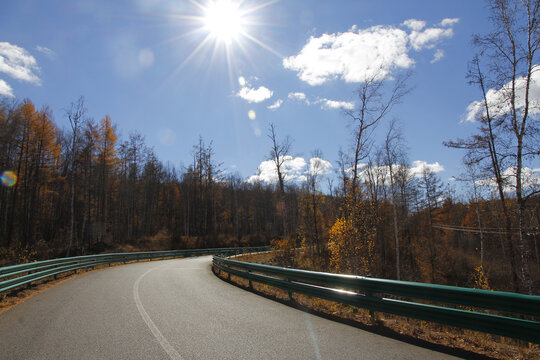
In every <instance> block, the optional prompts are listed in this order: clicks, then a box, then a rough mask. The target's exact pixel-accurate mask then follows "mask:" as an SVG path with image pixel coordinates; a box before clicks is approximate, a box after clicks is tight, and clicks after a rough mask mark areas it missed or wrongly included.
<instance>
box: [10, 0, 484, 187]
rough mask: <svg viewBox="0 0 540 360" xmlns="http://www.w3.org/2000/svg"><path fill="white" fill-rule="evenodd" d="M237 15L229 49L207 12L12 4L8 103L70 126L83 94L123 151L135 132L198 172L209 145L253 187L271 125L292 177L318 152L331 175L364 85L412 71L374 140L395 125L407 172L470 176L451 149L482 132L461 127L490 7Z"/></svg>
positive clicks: (328, 7) (362, 7) (260, 10)
mask: <svg viewBox="0 0 540 360" xmlns="http://www.w3.org/2000/svg"><path fill="white" fill-rule="evenodd" d="M235 6H237V7H238V9H239V10H240V13H242V14H243V15H241V16H240V19H239V20H238V21H239V22H240V23H241V24H240V25H237V24H236V25H235V26H237V27H238V28H239V30H240V31H241V32H242V33H241V34H238V35H237V36H236V37H233V38H231V39H226V38H224V37H223V36H222V35H223V34H218V35H217V36H216V34H215V33H213V32H212V29H214V28H215V27H214V28H213V27H212V26H213V25H212V24H208V22H205V21H206V20H205V14H207V13H208V11H209V10H208V9H212V1H204V0H197V1H195V0H193V1H182V0H176V1H173V0H137V1H102V0H96V1H86V0H84V1H83V0H70V1H59V0H50V1H39V0H35V1H32V0H3V1H2V2H1V3H0V45H1V46H0V60H2V61H1V62H0V93H3V95H4V96H9V97H15V98H18V99H24V98H29V99H31V100H32V101H33V102H34V103H35V104H36V105H37V106H38V107H41V106H42V105H49V106H50V107H51V108H52V110H53V112H54V116H55V120H56V122H57V124H59V125H60V126H64V127H65V126H67V122H66V119H65V117H64V111H63V109H65V108H67V107H68V106H69V104H70V102H72V101H75V100H76V99H77V98H78V97H79V96H81V95H82V96H84V97H85V100H86V105H87V107H88V109H89V115H90V116H92V117H94V118H95V119H96V120H99V119H100V118H102V117H103V116H105V115H106V114H109V115H110V116H111V118H112V120H113V122H114V123H115V124H116V125H117V127H118V130H119V133H120V135H121V136H122V138H123V139H126V138H127V136H128V134H129V133H130V132H132V131H138V132H140V133H141V134H143V135H144V136H145V138H146V142H147V144H148V145H149V146H151V147H153V148H154V150H155V152H156V153H157V155H158V157H159V158H160V159H161V160H162V161H163V162H170V163H172V164H175V165H176V166H178V165H179V164H189V163H190V156H191V155H190V153H191V149H192V146H193V145H194V144H195V143H197V141H198V137H199V135H201V136H203V138H204V139H205V140H206V141H207V142H209V141H210V140H212V141H213V142H214V148H215V150H216V154H217V160H218V161H219V162H222V163H223V167H224V168H225V169H228V171H238V172H239V173H240V174H241V175H242V176H243V177H244V178H249V177H251V176H252V175H254V174H256V173H257V169H258V167H259V166H260V165H261V163H262V162H263V161H265V160H266V159H267V158H268V153H269V149H270V142H269V140H268V138H267V137H266V133H267V129H268V125H269V124H270V123H271V122H272V123H274V124H275V126H276V129H277V132H278V135H279V136H280V137H285V136H287V135H288V136H290V137H291V139H292V140H293V146H292V151H291V153H290V155H291V156H292V157H293V159H295V158H296V157H300V158H302V159H296V163H294V164H293V163H291V169H292V170H297V171H299V172H298V173H301V172H302V171H305V168H306V167H307V165H306V166H304V164H308V163H309V158H310V154H311V152H312V151H313V150H315V149H320V150H321V151H322V153H323V158H324V159H326V160H327V161H329V162H330V163H331V164H333V165H334V168H335V167H336V159H337V152H338V150H339V149H340V147H341V148H342V149H343V150H345V151H347V150H348V149H349V147H350V144H351V140H352V139H351V134H350V128H348V127H347V124H349V123H350V120H349V119H348V117H347V116H346V115H345V113H344V109H346V108H349V107H351V106H354V104H355V101H356V98H355V90H356V89H357V88H358V86H359V82H360V81H361V79H362V78H363V77H364V76H366V74H369V72H370V71H372V69H373V68H374V67H379V66H380V67H381V68H382V69H383V75H381V76H385V77H386V78H388V79H389V80H387V81H388V82H391V81H392V80H391V78H392V77H393V76H395V75H396V74H397V73H399V71H403V70H411V71H412V77H411V78H410V80H409V85H410V86H411V87H412V88H413V90H412V92H411V93H410V94H409V95H407V97H406V98H404V100H403V102H402V103H401V104H400V105H399V106H397V107H396V108H395V109H394V111H393V112H392V113H391V114H390V116H389V117H388V118H387V119H386V120H385V121H384V122H383V123H382V124H381V125H380V127H379V131H378V132H379V135H377V139H382V137H383V136H384V132H385V130H386V127H387V123H388V121H389V120H390V119H391V118H397V119H399V120H400V123H401V127H402V128H403V131H404V137H405V140H406V142H407V145H408V148H409V152H408V158H409V160H410V162H411V166H413V165H414V163H413V162H414V161H417V162H416V164H421V163H423V162H425V163H427V164H432V168H433V169H434V170H436V171H438V174H439V176H440V177H441V179H442V180H443V181H445V182H446V181H447V180H448V179H449V178H451V177H452V176H455V175H458V174H459V173H460V172H461V171H462V170H461V156H462V153H460V152H459V151H457V150H452V149H447V148H445V147H444V146H443V145H442V142H443V141H445V140H450V139H455V138H456V137H466V136H467V135H469V134H470V133H472V132H473V131H474V128H475V125H474V124H471V123H470V122H466V121H465V122H464V121H462V120H463V119H464V118H465V116H466V114H467V106H468V105H469V104H470V103H471V102H473V101H474V100H478V99H479V96H480V94H479V92H478V90H477V89H476V88H474V87H472V86H469V85H468V84H467V80H466V78H465V75H466V71H467V64H468V62H469V61H470V60H471V59H472V56H473V52H474V49H473V47H472V45H471V38H472V35H473V34H475V33H483V34H485V33H487V32H488V31H489V29H490V25H489V22H488V21H487V11H486V7H485V3H484V2H482V1H464V0H457V1H445V2H443V1H397V0H396V1H339V2H336V1H315V0H310V1H307V0H306V1H300V0H295V1H268V0H262V1H249V0H245V1H242V2H240V3H237V5H235ZM205 9H206V10H205ZM217 13H218V15H216V16H217V18H218V21H222V20H220V19H219V14H220V13H221V12H220V11H218V12H217ZM214 21H215V20H214ZM235 29H236V28H235ZM234 31H236V30H234ZM233 35H234V34H233ZM205 39H206V40H205ZM201 44H203V45H202V46H201ZM198 47H200V49H199V51H196V49H197V48H198ZM276 103H277V104H279V107H278V106H277V105H276ZM272 105H274V108H269V106H272ZM250 111H252V112H251V115H252V116H251V117H252V118H253V114H255V117H254V119H252V118H250V116H249V114H250ZM302 161H304V162H302ZM437 163H438V164H437ZM295 167H296V168H295ZM293 168H294V169H293ZM261 170H263V175H264V170H265V169H264V163H263V164H262V167H261ZM292 170H291V171H292Z"/></svg>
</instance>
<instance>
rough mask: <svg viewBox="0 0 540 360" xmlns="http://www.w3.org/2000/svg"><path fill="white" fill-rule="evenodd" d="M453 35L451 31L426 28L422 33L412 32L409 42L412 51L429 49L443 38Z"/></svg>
mask: <svg viewBox="0 0 540 360" xmlns="http://www.w3.org/2000/svg"><path fill="white" fill-rule="evenodd" d="M453 35H454V31H453V30H452V29H441V28H428V29H425V30H424V31H414V30H413V31H412V32H411V34H410V35H409V41H410V43H411V46H412V47H413V49H414V50H416V51H419V50H422V49H431V48H433V47H435V45H436V44H437V43H438V42H439V41H441V40H442V39H444V38H449V37H452V36H453Z"/></svg>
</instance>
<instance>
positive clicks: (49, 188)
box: [0, 1, 540, 294]
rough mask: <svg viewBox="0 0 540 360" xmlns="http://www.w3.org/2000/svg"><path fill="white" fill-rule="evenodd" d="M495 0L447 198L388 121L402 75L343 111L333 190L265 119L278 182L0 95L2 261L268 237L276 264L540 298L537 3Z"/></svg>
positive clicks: (211, 151) (255, 241)
mask: <svg viewBox="0 0 540 360" xmlns="http://www.w3.org/2000/svg"><path fill="white" fill-rule="evenodd" d="M500 4H506V2H497V1H494V2H492V5H493V6H492V8H491V11H492V22H493V24H494V28H495V30H494V32H492V33H489V34H486V35H482V36H480V35H479V36H476V37H475V39H474V43H475V46H476V47H477V48H478V50H479V51H478V55H477V56H475V57H474V58H473V60H472V61H471V64H470V66H469V73H468V80H469V81H470V82H471V84H472V85H473V86H475V87H476V88H477V89H478V91H479V94H480V96H482V100H481V101H479V102H478V104H479V105H478V106H479V110H478V111H477V113H476V117H477V118H476V124H477V129H476V133H474V134H472V135H471V136H470V137H469V138H465V139H453V140H452V139H449V140H448V142H446V143H445V144H444V145H445V146H447V147H450V148H455V149H456V150H455V152H456V156H460V157H461V156H462V157H463V160H464V169H465V171H464V174H463V176H462V177H461V178H460V179H459V180H460V184H461V185H462V186H461V188H464V189H466V190H464V191H460V192H459V193H456V191H454V190H452V189H450V188H448V187H447V186H446V185H443V183H442V181H441V179H440V178H439V177H438V175H437V174H436V173H435V172H433V171H432V170H430V169H429V168H427V167H425V168H424V169H423V170H422V171H421V172H420V173H413V172H412V171H411V166H410V164H409V160H408V159H407V154H406V153H407V150H406V146H405V141H404V139H403V137H402V135H401V131H400V125H399V121H394V120H390V119H391V116H390V114H392V110H393V109H394V108H395V107H396V106H397V105H398V104H399V103H400V102H402V101H406V96H407V93H408V92H409V91H411V88H410V86H409V84H408V82H409V79H410V77H409V74H407V73H405V74H401V75H400V76H398V77H396V78H395V79H393V81H391V82H390V81H385V80H381V77H378V76H376V75H375V76H373V77H371V78H368V79H366V80H365V81H364V82H363V83H362V84H361V85H360V86H359V88H358V97H357V99H356V100H357V101H356V102H357V103H356V108H355V110H351V111H348V112H347V113H346V114H345V116H346V117H347V118H348V119H349V120H350V126H351V130H352V131H351V138H350V139H347V141H348V143H349V147H348V148H347V150H343V151H341V152H340V154H339V156H338V157H339V160H338V162H337V164H338V170H337V171H336V173H335V174H334V179H335V181H334V182H333V183H328V184H323V183H322V182H323V177H322V176H321V172H320V171H318V166H319V165H320V163H318V162H317V161H318V160H317V159H319V160H320V155H319V154H318V153H317V152H314V155H313V158H312V160H314V161H313V163H312V164H311V165H312V166H311V170H310V171H309V172H308V173H307V174H306V177H305V181H302V182H293V181H289V180H288V179H287V176H286V173H285V172H284V166H285V165H284V164H285V161H286V157H287V155H289V154H290V146H291V142H290V140H289V139H288V138H287V137H285V136H283V134H278V130H279V129H278V128H277V127H276V126H274V124H270V125H269V127H268V129H267V134H266V135H267V141H268V150H269V151H268V154H269V155H268V158H267V160H271V161H272V162H273V164H274V165H275V170H276V177H277V181H276V182H275V183H265V182H257V181H255V182H254V181H246V179H245V178H242V177H241V176H240V175H238V174H234V173H231V172H229V171H226V169H223V168H222V165H221V164H220V159H219V149H215V148H214V146H213V143H212V141H211V140H208V139H204V137H201V138H200V139H199V140H198V141H197V142H196V143H195V144H194V145H193V150H192V153H191V155H192V162H191V163H190V164H189V165H187V166H183V167H180V168H176V167H174V166H173V165H170V164H164V163H162V162H161V161H160V160H159V159H158V157H157V155H156V154H155V153H154V151H153V149H152V148H150V147H148V146H147V145H146V143H145V138H144V135H143V134H140V133H136V132H134V133H131V134H129V136H128V137H127V138H125V139H119V138H118V136H117V133H118V129H117V128H116V126H115V124H114V122H113V119H111V117H110V116H108V115H105V116H103V118H101V119H100V120H99V121H96V120H95V119H93V118H91V117H90V116H89V115H88V113H89V111H88V109H87V108H86V104H85V100H84V98H83V97H81V98H79V99H78V100H76V101H73V102H72V103H71V104H70V106H69V107H68V108H67V110H66V111H65V114H63V116H64V117H65V118H66V119H67V120H68V121H69V125H70V126H69V127H68V128H63V129H62V128H59V126H58V125H57V124H56V122H55V119H54V116H53V113H52V111H51V110H50V109H49V108H48V107H46V106H45V107H42V108H41V109H37V108H36V106H35V105H34V104H33V103H32V101H31V100H29V99H27V100H23V101H17V100H9V99H3V100H2V102H1V103H0V171H2V172H3V173H2V184H3V186H1V187H0V266H1V265H6V264H13V263H16V262H24V261H32V260H37V259H46V258H54V257H63V256H74V255H82V254H92V253H99V252H110V251H136V250H161V249H183V248H205V247H224V246H258V245H267V244H271V245H272V246H274V248H276V249H277V250H279V251H281V261H282V265H290V266H302V267H305V268H310V269H317V270H326V271H336V272H341V273H353V274H359V275H370V276H374V277H382V278H392V279H400V280H409V281H421V282H430V283H438V284H448V285H458V286H469V287H479V288H485V289H496V290H507V291H519V292H522V293H530V294H538V291H539V289H540V261H539V249H538V246H539V244H538V241H539V238H540V230H539V227H540V192H539V186H538V185H539V184H538V182H537V181H536V182H535V181H534V179H533V180H530V177H531V169H530V168H529V167H528V166H530V165H531V164H535V163H536V164H537V161H538V157H539V156H540V148H539V144H540V141H539V140H540V139H539V136H538V135H539V132H538V112H539V111H538V104H537V102H536V101H535V100H534V99H533V98H532V95H531V94H530V92H529V89H530V88H531V87H532V86H533V85H534V79H535V78H536V75H535V74H536V72H535V71H536V70H537V65H536V64H535V61H536V60H537V58H536V50H537V49H538V47H539V46H540V45H539V44H540V32H539V31H538V24H537V15H538V11H539V9H538V6H533V5H530V4H529V3H526V2H525V3H523V4H529V7H527V6H525V5H523V6H522V5H516V7H515V8H512V9H511V10H512V11H509V9H508V8H504V6H503V5H500ZM516 4H517V3H516ZM520 4H521V3H520ZM501 6H502V7H501ZM489 89H500V90H499V95H498V96H493V93H490V91H492V90H489ZM68 101H69V100H68ZM381 132H383V133H384V134H383V135H384V136H382V138H384V140H383V141H376V140H375V139H376V137H375V133H378V134H380V135H381ZM379 138H381V136H379ZM300 247H301V248H302V249H303V250H298V248H300Z"/></svg>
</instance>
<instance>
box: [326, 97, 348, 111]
mask: <svg viewBox="0 0 540 360" xmlns="http://www.w3.org/2000/svg"><path fill="white" fill-rule="evenodd" d="M317 102H318V103H322V105H321V108H322V109H344V110H352V109H354V103H352V102H350V101H337V100H329V99H326V98H322V99H320V100H318V101H317Z"/></svg>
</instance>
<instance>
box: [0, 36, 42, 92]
mask: <svg viewBox="0 0 540 360" xmlns="http://www.w3.org/2000/svg"><path fill="white" fill-rule="evenodd" d="M39 71H40V69H39V66H38V64H37V61H36V59H35V58H34V57H33V56H32V55H30V53H29V52H28V51H26V50H25V49H23V48H22V47H19V46H17V45H12V44H10V43H8V42H0V72H1V73H4V74H7V75H9V76H11V77H12V78H14V79H17V80H21V81H26V82H29V83H32V84H35V85H41V80H40V78H39V77H38V76H37V75H36V73H39Z"/></svg>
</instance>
